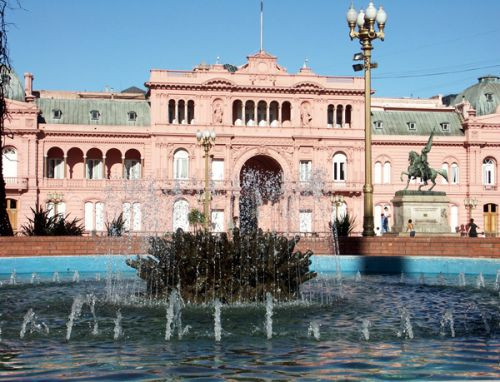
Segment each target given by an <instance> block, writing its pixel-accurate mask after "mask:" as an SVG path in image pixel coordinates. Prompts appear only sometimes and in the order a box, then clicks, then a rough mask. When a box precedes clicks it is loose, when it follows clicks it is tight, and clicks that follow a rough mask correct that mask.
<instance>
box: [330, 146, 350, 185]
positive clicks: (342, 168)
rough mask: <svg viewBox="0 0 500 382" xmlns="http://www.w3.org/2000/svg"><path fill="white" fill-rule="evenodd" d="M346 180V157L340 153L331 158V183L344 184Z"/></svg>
mask: <svg viewBox="0 0 500 382" xmlns="http://www.w3.org/2000/svg"><path fill="white" fill-rule="evenodd" d="M346 179H347V157H346V156H345V155H344V154H342V153H336V154H335V155H334V156H333V181H335V182H345V180H346Z"/></svg>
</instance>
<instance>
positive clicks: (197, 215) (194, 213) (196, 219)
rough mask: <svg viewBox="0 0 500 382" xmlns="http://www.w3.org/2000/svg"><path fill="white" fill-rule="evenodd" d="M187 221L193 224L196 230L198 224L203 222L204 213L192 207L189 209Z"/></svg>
mask: <svg viewBox="0 0 500 382" xmlns="http://www.w3.org/2000/svg"><path fill="white" fill-rule="evenodd" d="M188 222H189V225H191V226H193V227H194V229H195V231H196V230H198V227H199V226H201V225H203V224H204V223H205V215H204V214H203V212H201V211H200V210H198V209H197V208H193V209H192V210H191V211H189V214H188Z"/></svg>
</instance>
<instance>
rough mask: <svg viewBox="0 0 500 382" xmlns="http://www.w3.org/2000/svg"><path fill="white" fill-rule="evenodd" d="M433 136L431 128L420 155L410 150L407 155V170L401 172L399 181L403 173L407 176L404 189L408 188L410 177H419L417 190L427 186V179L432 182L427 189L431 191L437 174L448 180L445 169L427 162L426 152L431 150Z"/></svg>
mask: <svg viewBox="0 0 500 382" xmlns="http://www.w3.org/2000/svg"><path fill="white" fill-rule="evenodd" d="M433 136H434V130H432V132H431V135H430V137H429V140H428V141H427V144H426V145H425V147H424V148H423V149H422V152H421V154H420V155H418V153H417V152H415V151H410V154H409V155H408V161H409V162H410V165H409V166H408V170H407V171H403V172H402V173H401V181H402V180H403V175H407V176H408V180H407V182H406V187H405V190H406V189H408V185H409V184H410V180H411V179H416V178H420V179H421V180H422V184H421V185H420V186H419V187H418V190H419V191H422V187H424V186H427V183H428V181H429V180H430V181H431V182H432V186H431V188H429V189H428V190H427V191H431V190H432V189H433V188H434V186H435V185H436V178H437V176H438V174H439V175H441V176H442V177H443V178H445V179H446V181H448V173H447V171H446V170H444V169H443V170H435V169H433V168H432V167H430V166H429V162H427V154H428V153H429V152H430V151H431V148H432V138H433Z"/></svg>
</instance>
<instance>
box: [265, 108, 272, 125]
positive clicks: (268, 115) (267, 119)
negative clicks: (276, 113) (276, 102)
mask: <svg viewBox="0 0 500 382" xmlns="http://www.w3.org/2000/svg"><path fill="white" fill-rule="evenodd" d="M266 124H267V126H271V102H269V103H268V104H267V108H266Z"/></svg>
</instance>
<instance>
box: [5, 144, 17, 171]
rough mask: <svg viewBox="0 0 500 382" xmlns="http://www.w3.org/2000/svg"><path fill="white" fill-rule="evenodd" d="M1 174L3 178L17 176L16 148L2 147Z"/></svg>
mask: <svg viewBox="0 0 500 382" xmlns="http://www.w3.org/2000/svg"><path fill="white" fill-rule="evenodd" d="M2 159H3V160H2V162H3V169H2V170H3V176H4V178H17V169H18V163H19V160H18V155H17V150H16V149H15V148H14V147H12V146H9V147H4V148H3V150H2Z"/></svg>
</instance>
